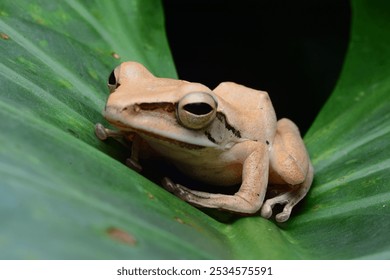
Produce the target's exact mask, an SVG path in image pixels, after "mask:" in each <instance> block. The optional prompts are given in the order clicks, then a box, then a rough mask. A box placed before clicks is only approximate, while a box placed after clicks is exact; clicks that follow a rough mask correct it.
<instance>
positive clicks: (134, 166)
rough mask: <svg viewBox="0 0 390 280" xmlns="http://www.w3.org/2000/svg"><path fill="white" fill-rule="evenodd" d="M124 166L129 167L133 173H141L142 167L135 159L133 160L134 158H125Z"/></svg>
mask: <svg viewBox="0 0 390 280" xmlns="http://www.w3.org/2000/svg"><path fill="white" fill-rule="evenodd" d="M126 165H127V166H128V167H130V168H131V169H133V170H134V171H136V172H138V173H140V172H141V171H142V166H141V164H140V163H139V162H138V160H137V159H134V158H131V157H130V158H127V159H126Z"/></svg>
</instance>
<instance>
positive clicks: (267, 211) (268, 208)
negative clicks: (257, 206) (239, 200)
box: [261, 200, 273, 219]
mask: <svg viewBox="0 0 390 280" xmlns="http://www.w3.org/2000/svg"><path fill="white" fill-rule="evenodd" d="M272 207H273V205H271V203H269V200H267V201H266V202H265V203H264V204H263V206H262V207H261V216H262V217H263V218H264V219H269V218H271V216H272Z"/></svg>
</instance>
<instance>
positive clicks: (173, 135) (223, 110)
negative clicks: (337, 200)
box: [95, 61, 314, 223]
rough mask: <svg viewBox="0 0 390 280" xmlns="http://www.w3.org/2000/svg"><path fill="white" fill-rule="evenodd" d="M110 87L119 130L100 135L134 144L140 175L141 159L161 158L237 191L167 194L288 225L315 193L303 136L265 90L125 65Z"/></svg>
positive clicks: (109, 107)
mask: <svg viewBox="0 0 390 280" xmlns="http://www.w3.org/2000/svg"><path fill="white" fill-rule="evenodd" d="M108 88H109V96H108V99H107V102H106V105H105V107H104V110H103V116H104V118H105V119H106V120H107V121H108V123H109V124H110V125H112V126H113V127H115V129H110V128H106V127H104V126H103V125H102V124H101V123H97V124H96V126H95V134H96V135H97V137H98V138H99V139H100V140H106V139H107V138H109V137H113V138H117V139H119V138H121V139H124V140H125V142H127V143H131V155H130V157H129V158H128V159H127V161H126V162H127V164H128V165H129V166H130V167H131V168H132V169H134V170H136V171H138V172H139V171H141V170H142V165H141V164H140V161H141V160H145V159H148V158H150V157H154V156H157V157H162V158H164V159H165V160H167V161H169V162H170V163H172V164H173V165H174V166H176V168H177V169H178V170H179V171H180V172H182V173H183V174H185V175H186V176H189V177H190V178H194V179H196V180H199V181H200V182H203V183H204V184H208V185H213V186H217V187H218V188H222V189H223V188H225V187H229V186H234V185H237V186H238V187H237V191H236V192H234V193H232V194H226V193H224V192H223V191H222V189H221V191H220V192H218V191H217V192H207V190H202V191H200V190H195V189H193V188H189V187H186V186H184V185H182V184H178V183H175V182H174V181H173V180H172V179H170V178H168V177H164V178H163V179H162V186H163V187H164V188H165V189H166V190H168V191H169V192H171V193H173V194H174V195H176V196H177V197H179V198H180V199H182V200H184V201H186V202H188V203H190V204H191V205H193V206H195V207H199V208H212V209H218V210H224V211H228V212H231V213H236V214H239V215H251V216H252V215H260V216H261V217H263V218H265V219H270V218H271V217H274V219H275V220H276V221H277V222H280V223H281V222H285V221H287V220H288V219H289V218H290V215H291V212H292V209H293V207H294V206H296V205H297V204H298V202H300V201H301V200H302V199H303V198H304V197H305V196H306V194H307V193H308V191H309V189H310V187H311V184H312V181H313V176H314V169H313V165H312V163H311V161H310V157H309V153H308V151H307V149H306V146H305V144H304V141H303V139H302V137H301V134H300V131H299V129H298V127H297V126H296V125H295V124H294V123H293V122H292V121H291V120H289V119H287V118H282V119H280V120H277V118H276V113H275V110H274V108H273V105H272V102H271V100H270V97H269V95H268V93H267V92H266V91H261V90H256V89H252V88H249V87H246V86H244V85H240V84H238V83H235V82H222V83H220V84H219V85H218V86H217V87H215V88H214V89H212V90H211V89H210V88H209V87H207V86H205V85H203V84H201V83H196V82H189V81H185V80H181V79H174V78H166V77H157V76H155V75H153V74H152V73H151V72H150V71H149V70H148V69H147V68H146V67H145V66H144V65H143V64H141V63H139V62H136V61H127V62H123V63H121V64H120V65H118V66H117V67H116V68H115V69H114V70H113V71H112V72H111V74H110V75H109V78H108ZM267 193H268V194H269V193H273V194H274V195H272V196H271V197H269V195H267ZM275 205H279V206H278V207H277V208H278V209H279V211H278V212H279V213H273V212H274V206H275ZM275 209H276V208H275Z"/></svg>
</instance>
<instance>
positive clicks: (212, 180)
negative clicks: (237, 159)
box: [173, 161, 242, 186]
mask: <svg viewBox="0 0 390 280" xmlns="http://www.w3.org/2000/svg"><path fill="white" fill-rule="evenodd" d="M173 163H174V164H175V165H176V167H177V168H178V169H179V170H180V171H182V172H183V173H184V174H187V175H188V176H189V177H192V178H194V179H197V180H199V181H202V182H205V183H208V184H211V185H216V186H232V185H236V184H239V183H241V180H242V179H241V178H242V165H241V164H238V163H237V164H230V165H224V166H209V165H203V166H200V165H197V164H192V165H185V164H183V163H182V162H177V163H176V162H174V161H173Z"/></svg>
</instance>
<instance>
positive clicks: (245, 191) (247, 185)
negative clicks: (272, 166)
mask: <svg viewBox="0 0 390 280" xmlns="http://www.w3.org/2000/svg"><path fill="white" fill-rule="evenodd" d="M259 146H260V147H259V148H257V149H255V150H254V151H253V152H252V153H251V154H250V155H249V156H248V157H247V158H246V160H245V161H244V164H243V174H242V177H243V181H242V184H241V186H240V189H239V190H238V192H236V193H235V194H234V195H225V194H215V193H207V192H200V191H194V190H190V189H188V188H186V187H184V186H181V185H179V184H175V183H173V182H172V181H171V180H169V179H167V178H165V179H164V181H163V185H164V187H165V188H166V189H167V190H168V191H170V192H172V193H174V194H175V195H176V196H178V197H179V198H181V199H183V200H185V201H187V202H189V203H191V204H193V205H196V206H200V207H207V208H217V209H221V210H227V211H231V212H235V213H242V214H253V213H256V212H257V211H259V210H260V208H261V205H262V204H263V201H264V197H265V194H266V190H267V182H268V165H269V157H268V152H267V149H266V147H264V146H263V145H259Z"/></svg>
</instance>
